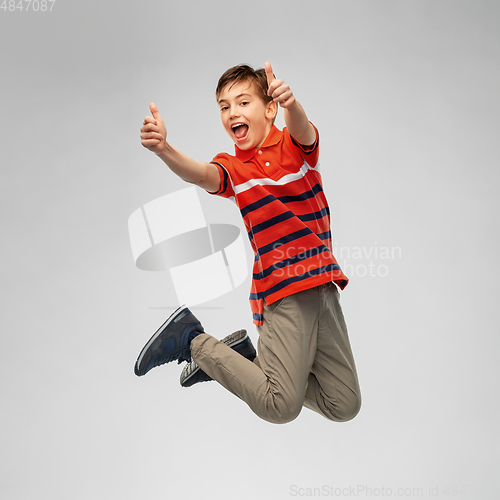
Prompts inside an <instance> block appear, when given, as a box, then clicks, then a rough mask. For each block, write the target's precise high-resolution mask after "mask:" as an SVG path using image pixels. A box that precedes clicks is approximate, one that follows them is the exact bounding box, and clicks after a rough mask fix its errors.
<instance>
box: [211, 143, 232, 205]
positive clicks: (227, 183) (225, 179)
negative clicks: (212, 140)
mask: <svg viewBox="0 0 500 500" xmlns="http://www.w3.org/2000/svg"><path fill="white" fill-rule="evenodd" d="M228 157H229V155H227V154H224V153H221V154H218V155H217V156H216V157H215V158H214V159H213V160H212V161H211V162H210V163H212V164H214V165H215V166H216V167H217V169H218V170H219V177H220V189H219V190H218V191H217V192H216V193H211V192H210V191H207V193H209V194H213V195H215V196H221V197H222V198H231V197H234V189H233V185H232V182H231V178H230V176H229V172H228V168H230V167H229V165H230V159H229V158H228ZM224 164H225V165H224Z"/></svg>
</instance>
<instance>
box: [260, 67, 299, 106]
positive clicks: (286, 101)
mask: <svg viewBox="0 0 500 500" xmlns="http://www.w3.org/2000/svg"><path fill="white" fill-rule="evenodd" d="M265 69H266V76H267V85H268V90H267V95H268V96H270V97H272V98H273V101H274V102H276V103H278V104H279V105H280V106H281V107H282V108H288V107H290V106H291V105H292V104H293V103H294V102H295V96H294V95H293V92H292V91H291V90H290V87H289V86H288V85H287V84H286V83H285V82H284V81H283V80H277V79H276V78H275V77H274V73H273V68H272V67H271V63H269V62H266V64H265Z"/></svg>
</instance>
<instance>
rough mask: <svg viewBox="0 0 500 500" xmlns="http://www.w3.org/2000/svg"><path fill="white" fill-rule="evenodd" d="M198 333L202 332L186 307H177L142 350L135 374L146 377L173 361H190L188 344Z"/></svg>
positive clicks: (136, 363)
mask: <svg viewBox="0 0 500 500" xmlns="http://www.w3.org/2000/svg"><path fill="white" fill-rule="evenodd" d="M200 333H204V330H203V327H202V326H201V323H200V322H199V321H198V319H197V318H196V317H195V316H194V315H193V313H192V312H191V311H190V310H189V309H188V308H187V307H186V306H181V307H179V308H178V309H177V310H176V311H174V313H173V314H172V315H171V316H170V317H169V318H168V319H167V321H165V323H163V325H161V326H160V328H158V330H156V333H155V334H154V335H153V336H152V337H151V338H150V339H149V341H148V343H147V344H146V345H145V346H144V348H143V349H142V351H141V353H140V354H139V357H138V358H137V361H136V362H135V367H134V372H135V374H136V375H137V376H138V377H140V376H141V375H146V373H148V371H149V370H151V369H153V368H155V367H156V366H160V365H163V364H164V363H170V362H171V361H175V360H178V363H181V362H182V361H191V349H190V343H191V340H193V339H194V338H195V337H196V336H197V335H199V334H200Z"/></svg>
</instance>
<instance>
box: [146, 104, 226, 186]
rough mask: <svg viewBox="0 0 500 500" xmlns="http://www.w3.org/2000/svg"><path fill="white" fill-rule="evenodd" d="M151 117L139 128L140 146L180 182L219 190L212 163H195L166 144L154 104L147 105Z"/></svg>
mask: <svg viewBox="0 0 500 500" xmlns="http://www.w3.org/2000/svg"><path fill="white" fill-rule="evenodd" d="M149 109H150V111H151V114H152V115H153V116H152V117H151V116H146V118H144V123H143V124H142V127H141V144H142V145H143V146H144V147H145V148H147V149H149V150H150V151H152V152H153V153H155V154H156V155H157V156H158V157H160V158H161V159H162V160H163V161H164V162H165V163H166V164H167V165H168V167H169V168H170V170H172V172H174V174H176V175H178V176H179V177H180V178H181V179H182V180H184V181H186V182H190V183H191V184H196V185H197V186H199V187H201V188H202V189H206V190H207V191H209V192H211V193H216V192H217V191H219V189H220V177H219V171H218V169H217V167H216V166H215V165H214V164H213V163H206V162H201V161H195V160H193V159H192V158H190V157H189V156H187V155H185V154H184V153H181V152H180V151H178V150H177V149H175V148H173V147H172V146H171V145H170V144H169V143H168V142H167V140H166V139H167V129H166V127H165V124H164V123H163V120H162V118H161V116H160V113H159V111H158V108H157V107H156V105H155V104H153V103H151V104H150V105H149Z"/></svg>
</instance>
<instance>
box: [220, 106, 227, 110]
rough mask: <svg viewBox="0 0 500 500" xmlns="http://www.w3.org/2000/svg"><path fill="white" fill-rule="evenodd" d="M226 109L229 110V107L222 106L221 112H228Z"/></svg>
mask: <svg viewBox="0 0 500 500" xmlns="http://www.w3.org/2000/svg"><path fill="white" fill-rule="evenodd" d="M226 109H228V107H227V106H222V108H220V110H221V111H226Z"/></svg>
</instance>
